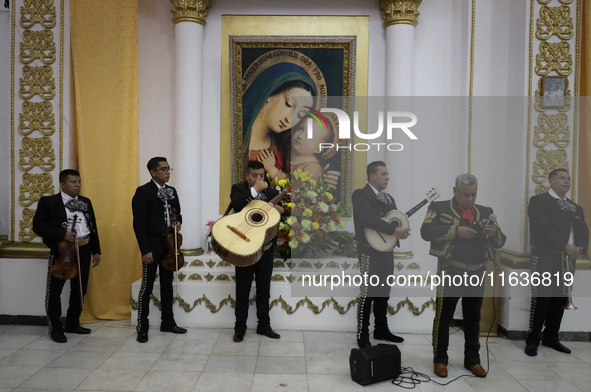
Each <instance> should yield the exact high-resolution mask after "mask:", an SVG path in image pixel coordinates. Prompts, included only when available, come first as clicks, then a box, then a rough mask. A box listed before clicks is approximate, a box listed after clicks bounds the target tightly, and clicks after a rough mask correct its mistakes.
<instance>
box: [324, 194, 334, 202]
mask: <svg viewBox="0 0 591 392" xmlns="http://www.w3.org/2000/svg"><path fill="white" fill-rule="evenodd" d="M324 196H326V197H328V200H332V199H334V197H333V196H332V194H331V193H330V192H324Z"/></svg>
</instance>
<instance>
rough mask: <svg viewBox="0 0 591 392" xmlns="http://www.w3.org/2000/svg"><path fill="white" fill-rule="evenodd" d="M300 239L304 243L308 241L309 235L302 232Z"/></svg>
mask: <svg viewBox="0 0 591 392" xmlns="http://www.w3.org/2000/svg"><path fill="white" fill-rule="evenodd" d="M301 240H302V242H303V243H304V244H306V243H308V242H310V236H309V235H308V234H306V233H304V234H303V235H302V238H301Z"/></svg>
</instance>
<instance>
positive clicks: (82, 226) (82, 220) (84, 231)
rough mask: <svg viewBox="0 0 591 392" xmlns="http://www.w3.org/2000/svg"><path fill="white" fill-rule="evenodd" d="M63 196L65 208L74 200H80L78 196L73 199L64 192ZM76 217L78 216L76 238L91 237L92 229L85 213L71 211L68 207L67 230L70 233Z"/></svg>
mask: <svg viewBox="0 0 591 392" xmlns="http://www.w3.org/2000/svg"><path fill="white" fill-rule="evenodd" d="M60 193H61V194H62V201H63V202H64V206H65V205H66V203H67V202H69V201H70V200H72V199H78V196H76V197H72V196H69V195H67V194H65V193H64V192H60ZM74 215H77V216H78V217H77V219H76V237H78V238H84V237H87V236H89V235H90V228H89V227H88V221H87V220H86V217H85V216H84V212H82V211H70V209H69V208H67V207H66V216H67V217H68V228H67V230H68V231H70V227H71V226H72V221H73V220H74Z"/></svg>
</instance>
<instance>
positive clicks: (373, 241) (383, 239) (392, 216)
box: [364, 188, 441, 252]
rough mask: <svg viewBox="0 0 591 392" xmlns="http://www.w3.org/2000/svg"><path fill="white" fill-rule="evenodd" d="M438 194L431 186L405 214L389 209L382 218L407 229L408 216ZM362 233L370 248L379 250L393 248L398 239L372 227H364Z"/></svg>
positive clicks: (383, 250) (408, 225)
mask: <svg viewBox="0 0 591 392" xmlns="http://www.w3.org/2000/svg"><path fill="white" fill-rule="evenodd" d="M439 196H441V195H440V193H439V190H438V189H436V188H431V190H430V191H429V192H428V193H427V197H426V198H425V200H423V201H421V202H420V203H419V204H417V205H416V206H414V207H413V208H411V209H410V210H408V212H407V213H406V214H405V213H404V212H402V211H398V210H391V211H389V212H388V213H386V215H384V216H383V217H382V220H383V221H386V222H388V223H390V224H391V225H394V226H396V227H402V228H405V229H407V228H409V227H410V224H409V223H408V218H409V217H410V216H411V215H412V214H414V213H415V212H417V211H418V210H420V209H421V207H423V206H424V205H425V204H427V203H429V202H430V201H433V200H435V199H437V198H438V197H439ZM364 234H365V239H366V240H367V242H368V243H369V245H371V247H372V248H374V249H375V250H377V251H380V252H389V251H391V250H392V249H393V248H394V245H396V241H398V238H397V237H396V235H394V234H391V235H388V234H384V233H378V232H377V231H375V230H373V229H368V228H365V231H364Z"/></svg>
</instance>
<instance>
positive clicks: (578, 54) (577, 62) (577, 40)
mask: <svg viewBox="0 0 591 392" xmlns="http://www.w3.org/2000/svg"><path fill="white" fill-rule="evenodd" d="M571 2H572V0H570V1H568V2H565V1H561V3H562V4H570V3H571ZM581 4H582V1H581V0H579V1H577V34H576V36H575V113H574V118H573V172H572V173H571V178H572V187H571V197H572V200H574V201H575V202H576V201H577V153H578V148H579V134H578V133H579V100H580V97H579V83H580V81H581V77H580V73H581V24H582V22H581V14H582V12H581V7H582V6H581Z"/></svg>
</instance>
